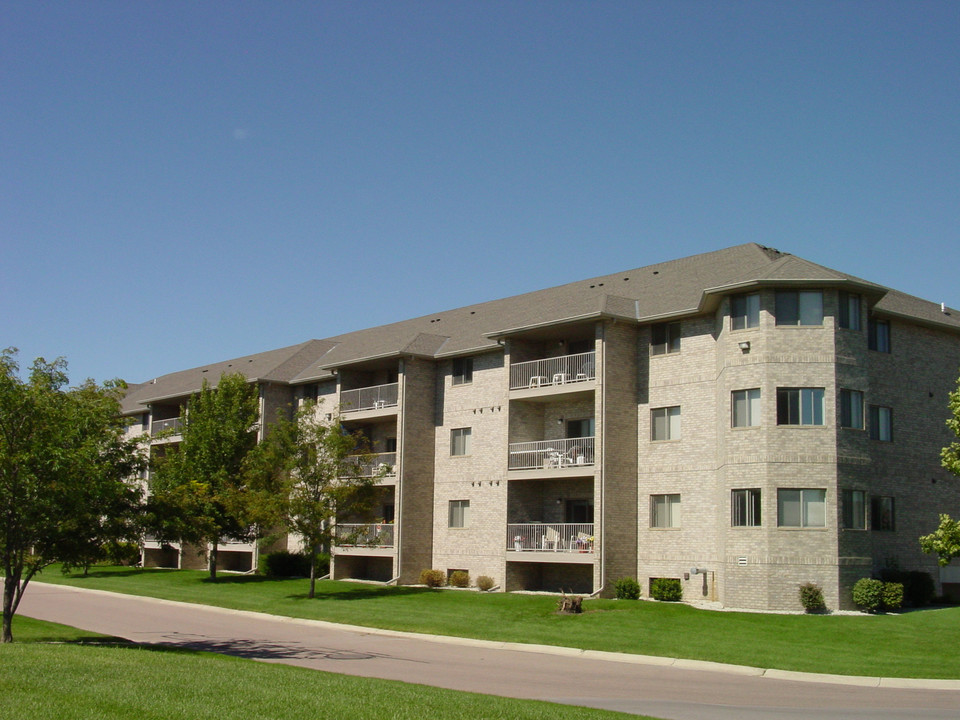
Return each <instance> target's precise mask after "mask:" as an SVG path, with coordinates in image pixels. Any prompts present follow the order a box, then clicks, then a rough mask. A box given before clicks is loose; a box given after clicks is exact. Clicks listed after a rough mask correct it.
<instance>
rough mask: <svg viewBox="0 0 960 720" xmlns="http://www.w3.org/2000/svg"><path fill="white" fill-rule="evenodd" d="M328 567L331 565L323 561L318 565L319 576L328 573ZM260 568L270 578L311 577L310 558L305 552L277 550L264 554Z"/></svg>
mask: <svg viewBox="0 0 960 720" xmlns="http://www.w3.org/2000/svg"><path fill="white" fill-rule="evenodd" d="M328 562H329V561H328ZM328 567H329V565H326V566H324V564H323V562H322V561H321V563H320V564H319V565H318V567H317V577H321V576H323V575H326V574H327V572H328V570H327V568H328ZM260 570H261V572H263V574H264V575H266V576H267V577H270V578H282V577H309V576H310V559H309V558H308V557H307V556H306V555H304V554H303V553H294V552H290V551H289V550H277V551H276V552H272V553H269V554H267V555H264V556H263V559H262V560H261V562H260Z"/></svg>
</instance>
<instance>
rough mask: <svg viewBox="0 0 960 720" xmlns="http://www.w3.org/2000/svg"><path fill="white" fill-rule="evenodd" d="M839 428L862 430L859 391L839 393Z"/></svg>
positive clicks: (861, 406)
mask: <svg viewBox="0 0 960 720" xmlns="http://www.w3.org/2000/svg"><path fill="white" fill-rule="evenodd" d="M840 427H845V428H853V429H854V430H863V393H862V392H860V391H859V390H841V391H840Z"/></svg>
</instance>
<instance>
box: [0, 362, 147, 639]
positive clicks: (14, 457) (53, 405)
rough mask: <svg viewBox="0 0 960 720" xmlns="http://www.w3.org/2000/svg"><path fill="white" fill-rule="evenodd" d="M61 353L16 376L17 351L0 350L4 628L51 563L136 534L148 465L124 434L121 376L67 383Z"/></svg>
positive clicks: (82, 559)
mask: <svg viewBox="0 0 960 720" xmlns="http://www.w3.org/2000/svg"><path fill="white" fill-rule="evenodd" d="M66 369H67V364H66V361H64V360H63V359H62V358H61V359H57V360H54V361H53V362H50V363H48V362H46V361H45V360H43V358H38V359H37V360H35V361H34V362H33V364H32V366H31V368H30V372H29V378H28V379H27V380H26V381H24V380H22V379H21V378H20V377H19V370H20V368H19V365H18V364H17V362H16V350H15V349H13V348H9V349H7V350H4V351H3V352H2V353H0V561H2V563H3V574H4V586H3V631H2V637H0V640H2V642H11V641H12V640H13V634H12V629H11V626H12V621H13V617H14V615H15V614H16V612H17V608H18V607H19V605H20V600H21V599H22V598H23V594H24V591H25V590H26V588H27V585H28V584H29V583H30V580H32V579H33V577H34V576H35V575H36V574H37V573H38V572H40V571H41V570H42V569H43V568H44V567H47V566H48V565H50V564H51V563H54V562H63V563H66V564H73V565H83V564H86V563H89V562H91V558H95V557H97V552H98V551H99V548H101V547H102V546H103V545H104V543H106V542H108V541H119V540H124V539H127V540H133V539H136V535H135V533H136V527H137V523H136V519H137V518H136V515H137V513H138V511H139V509H140V491H139V489H138V487H137V485H136V484H133V483H131V482H129V478H131V477H133V476H135V475H136V473H137V471H138V470H139V469H140V468H141V467H142V465H143V458H142V456H141V455H140V451H139V443H138V441H136V440H131V439H127V438H126V437H125V427H126V425H125V422H124V420H123V418H122V417H121V415H120V398H121V397H122V395H123V392H124V390H125V385H124V384H123V383H122V382H120V381H113V382H108V383H105V384H104V385H103V386H102V387H101V386H98V385H97V384H96V383H94V382H93V381H92V380H88V381H86V382H85V383H84V384H82V385H81V386H79V387H76V388H67V387H66V386H67V382H68V379H67V374H66Z"/></svg>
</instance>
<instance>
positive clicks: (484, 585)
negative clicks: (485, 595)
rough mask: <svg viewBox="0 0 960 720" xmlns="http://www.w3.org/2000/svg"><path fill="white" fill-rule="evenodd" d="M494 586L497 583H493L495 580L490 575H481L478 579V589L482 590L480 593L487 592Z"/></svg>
mask: <svg viewBox="0 0 960 720" xmlns="http://www.w3.org/2000/svg"><path fill="white" fill-rule="evenodd" d="M494 585H495V583H494V582H493V578H492V577H490V576H489V575H480V576H479V577H478V578H477V589H478V590H480V592H487V590H489V589H490V588H492V587H493V586H494Z"/></svg>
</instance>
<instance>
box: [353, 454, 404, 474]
mask: <svg viewBox="0 0 960 720" xmlns="http://www.w3.org/2000/svg"><path fill="white" fill-rule="evenodd" d="M345 460H346V461H347V462H349V463H353V464H354V465H359V466H360V477H373V476H374V475H376V474H378V473H379V472H380V471H381V470H385V472H384V475H383V477H395V476H396V474H397V454H396V453H395V452H389V453H376V454H374V455H351V456H349V457H347V458H345Z"/></svg>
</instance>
